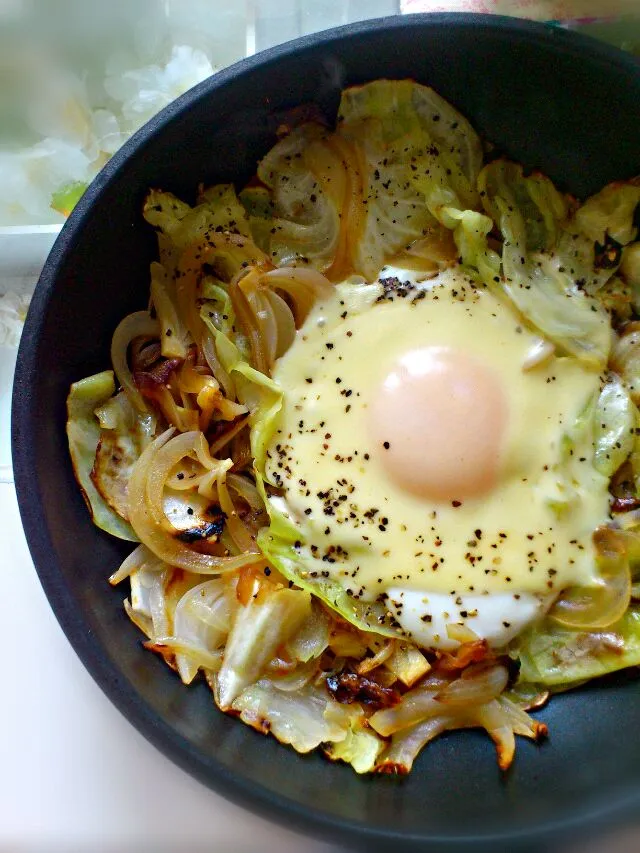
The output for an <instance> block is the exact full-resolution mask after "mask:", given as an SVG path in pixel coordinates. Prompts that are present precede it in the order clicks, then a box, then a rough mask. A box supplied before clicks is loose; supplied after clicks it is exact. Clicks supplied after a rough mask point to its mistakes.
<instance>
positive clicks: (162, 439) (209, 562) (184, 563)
mask: <svg viewBox="0 0 640 853" xmlns="http://www.w3.org/2000/svg"><path fill="white" fill-rule="evenodd" d="M172 434H173V429H169V430H167V431H166V432H164V433H162V435H160V436H158V438H156V439H155V441H154V442H152V444H150V445H149V446H148V447H146V448H145V450H144V451H143V452H142V455H141V456H140V459H138V461H137V462H136V464H135V466H134V469H133V474H132V477H131V480H130V482H129V517H130V520H131V526H132V527H133V529H134V530H135V532H136V534H137V536H138V538H139V539H140V541H141V542H142V543H143V544H144V545H146V546H147V547H148V548H149V549H150V550H151V551H153V553H154V554H155V555H156V556H157V557H159V558H160V559H162V560H164V561H165V562H166V563H168V564H169V565H170V566H178V567H180V568H182V569H186V570H188V571H191V572H195V573H197V574H202V575H213V574H220V573H222V572H233V571H236V570H237V569H240V568H242V567H243V566H248V565H251V564H253V563H256V562H259V561H260V559H261V556H260V555H259V554H246V555H242V556H238V557H215V556H213V555H211V554H201V553H198V552H197V551H194V550H192V549H191V548H189V547H188V546H187V545H186V544H184V543H183V542H181V541H180V540H178V539H176V538H175V536H172V535H171V533H169V532H168V531H167V530H165V529H164V528H163V527H162V526H161V525H159V524H157V522H156V521H155V520H154V518H153V516H152V514H151V512H150V510H149V506H148V501H147V477H148V476H149V467H150V465H151V464H152V461H153V458H154V455H155V454H156V452H157V451H158V450H159V449H160V448H161V447H163V446H164V445H165V444H166V443H167V442H168V441H169V439H170V438H171V436H172Z"/></svg>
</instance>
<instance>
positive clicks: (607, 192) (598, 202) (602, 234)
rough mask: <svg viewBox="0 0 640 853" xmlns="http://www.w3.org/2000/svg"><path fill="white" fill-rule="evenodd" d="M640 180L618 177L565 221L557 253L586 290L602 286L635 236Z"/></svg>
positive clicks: (618, 265)
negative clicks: (624, 179) (622, 179)
mask: <svg viewBox="0 0 640 853" xmlns="http://www.w3.org/2000/svg"><path fill="white" fill-rule="evenodd" d="M639 204H640V182H639V181H638V179H635V180H633V181H626V182H622V181H617V182H615V183H612V184H608V185H607V186H606V187H604V189H602V190H600V192H598V193H596V194H595V195H593V196H591V198H589V199H587V201H586V202H585V203H584V204H583V205H582V206H581V207H579V208H578V209H577V210H576V211H575V213H574V215H573V216H572V217H571V218H570V219H569V221H568V222H566V223H565V226H564V233H563V234H562V235H561V237H560V239H559V241H558V247H557V253H558V255H559V256H560V257H562V258H564V259H565V260H566V261H567V262H568V265H569V268H570V270H571V275H572V276H573V277H574V278H575V280H576V281H578V282H580V285H581V287H583V288H584V289H585V290H586V292H587V293H589V294H592V295H597V296H598V298H601V294H600V291H601V289H602V288H603V287H604V286H605V285H606V284H607V282H609V280H610V279H611V277H612V276H613V275H615V273H616V271H617V270H618V269H619V268H620V266H621V263H622V262H623V259H624V252H623V248H624V247H625V246H627V245H628V244H630V243H632V241H633V240H635V239H636V238H637V236H638V227H637V216H636V211H637V209H638V205H639Z"/></svg>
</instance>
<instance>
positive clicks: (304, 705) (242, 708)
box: [214, 676, 348, 753]
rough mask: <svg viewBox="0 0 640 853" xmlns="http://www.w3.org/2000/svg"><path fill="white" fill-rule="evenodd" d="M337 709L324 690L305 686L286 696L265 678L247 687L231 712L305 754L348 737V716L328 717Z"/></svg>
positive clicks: (287, 693)
mask: <svg viewBox="0 0 640 853" xmlns="http://www.w3.org/2000/svg"><path fill="white" fill-rule="evenodd" d="M214 683H215V676H214ZM214 695H215V694H214ZM334 705H337V703H336V702H335V701H334V700H333V699H331V698H330V697H329V695H328V694H327V692H326V690H324V689H323V688H320V687H313V686H311V685H306V686H305V687H302V688H300V689H299V690H295V691H292V692H284V691H280V690H278V688H277V687H276V686H275V685H274V684H273V683H272V682H271V681H269V679H266V678H264V679H262V680H261V681H258V682H257V684H252V685H251V686H250V687H247V688H246V689H245V690H244V691H243V692H242V693H241V694H240V695H239V696H238V697H237V699H235V701H234V702H233V705H232V710H233V711H235V712H236V713H238V714H239V716H240V719H241V720H242V721H243V722H244V723H246V724H247V725H249V726H252V727H253V728H255V729H258V731H261V732H264V733H266V732H270V733H271V734H273V736H274V737H275V738H277V739H278V740H279V741H280V743H285V744H291V746H293V748H294V749H295V750H296V752H302V753H306V752H311V750H312V749H315V748H316V747H318V746H320V744H324V743H333V742H335V741H340V740H344V738H345V737H346V736H347V728H348V718H347V715H346V714H342V715H340V714H327V713H326V712H327V709H328V708H331V709H332V710H333V707H332V706H334ZM338 710H340V708H339V707H338Z"/></svg>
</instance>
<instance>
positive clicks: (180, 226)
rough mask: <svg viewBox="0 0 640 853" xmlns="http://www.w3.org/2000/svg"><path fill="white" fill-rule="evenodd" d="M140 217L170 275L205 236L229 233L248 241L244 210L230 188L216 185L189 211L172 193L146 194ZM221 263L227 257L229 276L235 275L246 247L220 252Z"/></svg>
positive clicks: (154, 191)
mask: <svg viewBox="0 0 640 853" xmlns="http://www.w3.org/2000/svg"><path fill="white" fill-rule="evenodd" d="M142 213H143V216H144V218H145V219H146V221H147V222H148V223H149V225H152V226H153V227H154V228H155V229H156V231H157V237H158V247H159V254H160V262H161V263H162V265H163V266H164V267H165V269H166V270H167V272H168V273H169V274H171V273H172V272H173V270H174V269H175V267H176V266H177V265H178V262H179V260H180V256H181V255H182V253H183V252H184V250H185V249H186V248H187V247H188V246H191V245H192V244H193V243H196V242H197V241H198V240H202V239H204V237H205V235H206V234H215V233H219V232H229V233H231V234H240V235H242V236H245V237H248V238H250V237H251V229H250V226H249V220H248V218H247V215H246V212H245V209H244V207H243V206H242V205H241V204H240V201H239V200H238V197H237V195H236V192H235V190H234V188H233V185H232V184H217V185H216V186H213V187H210V188H209V189H207V190H205V191H203V192H202V193H201V194H200V197H199V200H198V204H197V205H196V206H195V207H190V206H189V205H188V204H186V203H185V202H184V201H181V200H180V199H179V198H177V197H176V196H175V195H173V193H170V192H164V191H163V190H150V191H149V192H148V193H147V196H146V198H145V201H144V206H143V210H142ZM220 255H221V257H222V259H223V260H224V258H225V255H228V259H229V266H230V273H231V275H233V274H235V272H237V270H238V269H239V268H240V264H241V262H242V261H243V260H244V259H245V257H249V256H251V252H250V247H249V246H247V247H246V249H244V250H243V248H242V247H229V249H228V250H226V251H225V250H220Z"/></svg>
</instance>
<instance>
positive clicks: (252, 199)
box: [238, 186, 274, 254]
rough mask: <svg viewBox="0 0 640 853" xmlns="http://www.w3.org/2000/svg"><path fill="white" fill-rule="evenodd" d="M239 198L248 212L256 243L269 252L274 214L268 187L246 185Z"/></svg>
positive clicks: (266, 252)
mask: <svg viewBox="0 0 640 853" xmlns="http://www.w3.org/2000/svg"><path fill="white" fill-rule="evenodd" d="M238 198H239V200H240V203H241V204H242V206H243V207H244V209H245V212H246V214H247V218H248V220H249V228H250V229H251V235H252V237H253V241H254V243H255V244H256V246H258V247H259V248H260V249H262V251H263V252H265V254H269V252H270V250H271V231H272V229H273V215H274V213H273V203H272V201H271V193H270V191H269V190H268V189H267V187H261V186H252V187H246V188H245V189H243V190H241V191H240V193H239V194H238Z"/></svg>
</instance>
